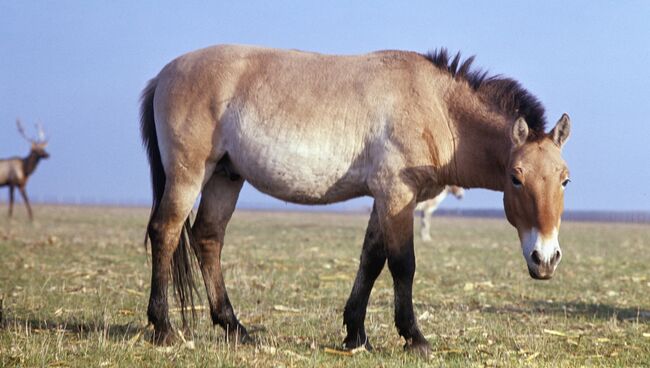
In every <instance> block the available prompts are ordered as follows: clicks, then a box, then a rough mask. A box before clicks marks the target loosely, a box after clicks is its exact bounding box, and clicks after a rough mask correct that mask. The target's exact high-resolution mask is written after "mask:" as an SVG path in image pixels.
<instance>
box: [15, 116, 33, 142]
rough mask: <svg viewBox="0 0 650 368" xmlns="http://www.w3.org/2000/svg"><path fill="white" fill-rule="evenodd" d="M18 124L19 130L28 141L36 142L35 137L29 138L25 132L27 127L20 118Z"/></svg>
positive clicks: (17, 120)
mask: <svg viewBox="0 0 650 368" xmlns="http://www.w3.org/2000/svg"><path fill="white" fill-rule="evenodd" d="M16 126H18V132H19V133H20V135H22V136H23V138H25V139H26V140H27V142H29V143H36V142H34V140H33V139H31V138H29V137H28V136H27V134H25V129H24V128H23V124H22V123H21V122H20V119H16Z"/></svg>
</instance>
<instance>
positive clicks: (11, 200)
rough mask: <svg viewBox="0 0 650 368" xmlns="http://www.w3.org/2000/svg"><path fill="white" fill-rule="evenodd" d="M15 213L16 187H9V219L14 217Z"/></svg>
mask: <svg viewBox="0 0 650 368" xmlns="http://www.w3.org/2000/svg"><path fill="white" fill-rule="evenodd" d="M13 212H14V187H13V186H11V187H9V217H11V216H12V215H13Z"/></svg>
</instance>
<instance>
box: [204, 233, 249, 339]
mask: <svg viewBox="0 0 650 368" xmlns="http://www.w3.org/2000/svg"><path fill="white" fill-rule="evenodd" d="M199 246H200V249H201V272H202V273H203V281H204V282H205V287H206V290H207V293H208V301H209V303H210V316H211V317H212V322H213V323H214V324H215V325H219V326H221V327H222V328H223V329H224V330H225V331H226V335H227V337H228V338H229V339H231V340H233V341H239V342H248V341H250V337H249V335H248V332H247V331H246V328H244V326H242V324H241V323H240V322H239V320H237V317H236V315H235V311H234V309H233V307H232V304H231V303H230V299H229V298H228V292H227V290H226V285H225V283H224V280H223V275H222V272H221V247H222V243H221V242H219V241H214V240H203V241H199Z"/></svg>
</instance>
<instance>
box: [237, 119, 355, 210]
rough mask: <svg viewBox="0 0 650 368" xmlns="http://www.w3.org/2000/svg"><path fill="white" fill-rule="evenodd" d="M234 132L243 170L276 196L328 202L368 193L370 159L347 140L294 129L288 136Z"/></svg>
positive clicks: (257, 185)
mask: <svg viewBox="0 0 650 368" xmlns="http://www.w3.org/2000/svg"><path fill="white" fill-rule="evenodd" d="M231 137H236V138H235V139H231V140H230V142H229V143H228V144H226V147H227V148H226V151H227V152H228V157H229V159H230V161H231V163H232V164H233V166H234V168H235V169H236V171H237V173H238V174H239V175H241V176H242V177H243V178H244V179H245V180H246V181H248V182H249V183H250V184H251V185H253V186H254V187H255V188H256V189H258V190H259V191H261V192H263V193H266V194H268V195H270V196H273V197H275V198H278V199H282V200H284V201H288V202H292V203H300V204H327V203H334V202H340V201H344V200H347V199H350V198H355V197H360V196H363V195H367V194H368V190H367V186H366V184H365V180H366V174H365V172H366V168H365V165H364V164H363V163H361V162H360V160H358V159H355V157H357V154H356V152H355V151H356V150H355V149H353V148H352V147H346V145H345V143H344V142H341V141H339V142H338V144H337V142H334V141H333V140H326V141H324V140H323V139H322V137H318V138H317V137H303V138H302V139H298V138H297V137H296V136H291V134H286V135H284V137H287V139H285V138H283V136H282V135H278V134H273V133H272V132H268V131H267V132H265V131H262V130H260V129H258V130H257V131H256V133H254V134H237V135H231ZM309 138H312V139H309ZM343 141H344V140H343ZM341 143H342V144H341Z"/></svg>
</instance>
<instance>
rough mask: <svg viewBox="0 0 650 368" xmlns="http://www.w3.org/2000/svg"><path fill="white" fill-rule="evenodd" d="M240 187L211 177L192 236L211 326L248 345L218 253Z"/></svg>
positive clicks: (236, 181) (240, 182)
mask: <svg viewBox="0 0 650 368" xmlns="http://www.w3.org/2000/svg"><path fill="white" fill-rule="evenodd" d="M242 185H243V180H241V179H240V178H236V179H234V180H233V179H232V178H231V177H230V176H228V177H225V176H222V175H220V174H215V175H213V176H212V177H211V178H210V180H209V181H208V183H207V184H206V186H205V188H204V190H203V196H202V198H201V204H200V205H199V211H198V214H197V217H196V222H195V223H194V227H193V228H192V232H193V235H194V239H195V240H196V242H197V245H198V249H199V254H200V257H199V263H200V265H201V273H202V274H203V281H204V282H205V288H206V290H207V293H208V301H209V303H210V316H211V317H212V322H213V323H214V324H216V325H219V326H221V327H222V328H223V329H224V330H225V331H226V336H227V338H228V339H229V340H230V341H239V342H250V341H251V339H250V337H249V335H248V332H247V331H246V329H245V328H244V326H242V325H241V323H239V321H238V320H237V317H236V315H235V311H234V310H233V307H232V304H231V303H230V299H229V298H228V292H227V291H226V284H225V282H224V280H223V274H222V271H221V250H222V248H223V243H224V235H225V231H226V226H227V225H228V222H229V221H230V217H231V216H232V214H233V212H234V211H235V204H236V203H237V198H238V196H239V191H240V190H241V187H242Z"/></svg>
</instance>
